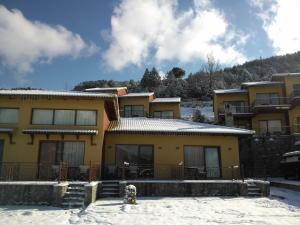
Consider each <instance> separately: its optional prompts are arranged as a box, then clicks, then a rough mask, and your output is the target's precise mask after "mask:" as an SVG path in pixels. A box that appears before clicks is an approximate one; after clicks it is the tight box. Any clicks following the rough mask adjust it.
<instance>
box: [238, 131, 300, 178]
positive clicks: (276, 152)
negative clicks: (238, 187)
mask: <svg viewBox="0 0 300 225" xmlns="http://www.w3.org/2000/svg"><path fill="white" fill-rule="evenodd" d="M295 140H296V137H295V136H292V135H274V136H270V137H264V138H262V137H251V138H241V139H240V163H241V165H243V167H244V174H245V177H265V176H268V177H278V176H282V172H281V170H280V161H281V157H282V154H284V153H286V152H290V151H295V150H298V149H297V146H295V145H294V143H295Z"/></svg>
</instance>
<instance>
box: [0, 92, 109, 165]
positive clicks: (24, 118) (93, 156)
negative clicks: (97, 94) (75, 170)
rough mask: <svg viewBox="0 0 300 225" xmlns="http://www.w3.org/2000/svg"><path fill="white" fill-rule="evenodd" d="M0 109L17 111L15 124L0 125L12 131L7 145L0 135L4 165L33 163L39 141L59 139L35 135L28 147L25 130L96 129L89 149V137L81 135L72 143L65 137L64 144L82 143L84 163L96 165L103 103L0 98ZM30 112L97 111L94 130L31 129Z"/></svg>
mask: <svg viewBox="0 0 300 225" xmlns="http://www.w3.org/2000/svg"><path fill="white" fill-rule="evenodd" d="M0 107H3V108H9V107H12V108H19V122H18V124H15V125H12V124H0V127H2V128H13V129H14V133H13V141H14V142H15V144H10V142H9V139H8V137H7V135H6V134H1V133H0V139H4V141H5V143H4V154H3V161H4V162H28V163H37V162H38V156H39V144H40V141H43V140H44V141H52V140H61V141H62V137H61V136H60V135H50V136H49V139H47V138H46V136H45V135H35V136H34V143H33V145H31V144H28V142H30V141H31V139H30V135H28V134H23V133H22V130H23V129H27V128H48V129H52V128H58V129H59V128H61V129H73V128H76V129H97V130H98V132H99V133H98V134H97V135H96V136H94V143H95V144H96V145H91V141H90V136H85V135H81V136H79V139H78V140H77V139H76V136H74V135H65V137H64V141H84V142H85V155H84V163H85V164H88V163H89V161H90V160H91V161H92V162H93V163H97V164H100V163H101V162H102V161H101V160H102V144H103V137H104V128H103V120H104V119H105V118H104V100H103V99H97V100H96V99H80V100H77V99H74V98H62V97H60V98H54V97H52V98H51V99H47V98H46V97H38V98H37V97H35V99H30V98H21V97H16V98H7V97H0ZM32 108H51V109H52V108H55V109H86V110H97V126H68V125H31V110H32Z"/></svg>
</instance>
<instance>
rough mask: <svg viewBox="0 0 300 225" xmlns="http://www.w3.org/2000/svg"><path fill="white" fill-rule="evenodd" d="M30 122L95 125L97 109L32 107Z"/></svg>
mask: <svg viewBox="0 0 300 225" xmlns="http://www.w3.org/2000/svg"><path fill="white" fill-rule="evenodd" d="M75 116H76V121H75ZM32 124H44V125H46V124H47V125H84V126H95V125H96V124H97V111H95V110H71V109H33V111H32Z"/></svg>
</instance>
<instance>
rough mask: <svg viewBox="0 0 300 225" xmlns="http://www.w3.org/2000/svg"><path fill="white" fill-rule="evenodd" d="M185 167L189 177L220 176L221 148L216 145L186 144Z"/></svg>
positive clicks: (186, 174)
mask: <svg viewBox="0 0 300 225" xmlns="http://www.w3.org/2000/svg"><path fill="white" fill-rule="evenodd" d="M184 168H185V176H186V177H187V178H191V179H195V178H197V177H198V178H199V177H204V176H205V177H209V178H218V177H220V175H221V174H220V161H219V149H218V148H216V147H203V146H185V147H184Z"/></svg>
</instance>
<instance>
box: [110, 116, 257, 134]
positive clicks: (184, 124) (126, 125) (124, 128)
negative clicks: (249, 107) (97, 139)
mask: <svg viewBox="0 0 300 225" xmlns="http://www.w3.org/2000/svg"><path fill="white" fill-rule="evenodd" d="M107 131H108V132H116V133H160V134H167V133H173V134H218V135H229V134H232V135H249V134H254V131H252V130H245V129H239V128H233V127H225V126H217V125H211V124H206V123H197V122H191V121H186V120H180V119H156V118H155V119H154V118H120V120H119V121H112V122H111V123H110V125H109V128H108V130H107Z"/></svg>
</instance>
